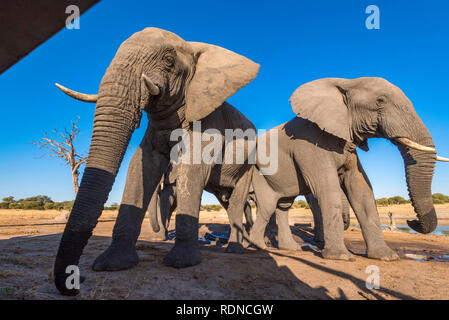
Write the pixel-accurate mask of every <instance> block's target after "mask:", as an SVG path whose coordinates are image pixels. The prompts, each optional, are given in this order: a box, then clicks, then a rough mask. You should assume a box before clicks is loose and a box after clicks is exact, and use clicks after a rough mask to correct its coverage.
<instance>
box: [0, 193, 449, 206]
mask: <svg viewBox="0 0 449 320" xmlns="http://www.w3.org/2000/svg"><path fill="white" fill-rule="evenodd" d="M3 200H4V199H3ZM432 200H433V203H435V204H443V203H449V196H446V195H444V194H442V193H434V194H433V195H432Z"/></svg>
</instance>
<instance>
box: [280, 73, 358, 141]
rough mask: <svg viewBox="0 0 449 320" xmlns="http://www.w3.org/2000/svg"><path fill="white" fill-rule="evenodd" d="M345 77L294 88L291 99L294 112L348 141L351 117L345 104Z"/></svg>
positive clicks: (327, 79) (321, 80)
mask: <svg viewBox="0 0 449 320" xmlns="http://www.w3.org/2000/svg"><path fill="white" fill-rule="evenodd" d="M343 80H345V79H333V78H326V79H319V80H315V81H312V82H308V83H306V84H304V85H302V86H300V87H299V88H298V89H296V90H295V92H294V93H293V95H292V96H291V98H290V100H289V101H290V103H291V105H292V109H293V112H295V113H296V115H297V116H298V117H301V118H303V119H307V120H309V121H311V122H313V123H315V124H316V125H318V127H319V128H320V129H322V130H324V131H326V132H328V133H330V134H332V135H334V136H337V137H339V138H341V139H344V140H346V141H349V142H351V141H352V134H351V116H350V113H349V110H348V107H347V106H346V91H345V89H344V87H343V86H341V83H340V82H341V81H343Z"/></svg>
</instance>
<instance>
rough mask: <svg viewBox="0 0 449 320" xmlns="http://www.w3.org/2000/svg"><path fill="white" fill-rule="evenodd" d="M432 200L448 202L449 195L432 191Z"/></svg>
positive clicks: (441, 202)
mask: <svg viewBox="0 0 449 320" xmlns="http://www.w3.org/2000/svg"><path fill="white" fill-rule="evenodd" d="M432 200H433V203H435V204H443V203H449V196H446V195H444V194H442V193H434V194H433V195H432Z"/></svg>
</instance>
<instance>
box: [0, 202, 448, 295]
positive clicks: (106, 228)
mask: <svg viewBox="0 0 449 320" xmlns="http://www.w3.org/2000/svg"><path fill="white" fill-rule="evenodd" d="M380 211H381V210H380ZM384 211H385V212H388V210H384ZM437 211H438V215H439V221H440V224H446V225H447V224H449V223H448V222H449V209H448V208H446V207H441V208H437ZM385 212H384V213H385ZM398 212H399V214H398V215H397V221H396V223H398V224H399V223H402V222H401V219H405V218H407V215H408V214H409V213H408V211H407V210H403V212H402V211H400V210H399V211H398ZM380 213H381V214H382V212H380ZM401 214H402V215H404V216H402V215H401ZM115 215H116V213H113V212H105V213H104V214H103V215H102V218H101V221H100V222H99V223H98V225H97V227H96V229H95V231H94V236H93V237H92V238H91V240H90V241H89V244H88V246H87V247H86V248H85V250H84V254H83V256H82V258H81V262H80V268H81V273H82V275H84V276H85V277H86V280H85V281H84V282H83V283H82V284H81V293H80V295H79V296H78V297H76V298H65V297H62V296H61V295H59V293H58V292H57V291H56V289H55V287H54V285H53V282H52V272H51V270H52V265H53V262H54V258H55V253H56V250H57V246H58V243H59V240H60V237H61V233H62V231H63V229H64V226H65V220H64V219H63V217H61V216H60V212H56V211H55V212H52V211H49V212H25V211H20V212H19V211H17V212H12V210H4V211H0V299H220V300H222V299H449V237H447V236H436V235H418V234H407V233H403V232H384V236H385V239H386V241H387V243H388V244H389V245H390V246H391V247H392V248H394V249H395V250H396V251H397V252H398V253H399V254H400V256H401V257H402V260H400V261H396V262H382V261H377V260H371V259H367V258H365V257H364V256H363V254H364V251H365V245H364V242H363V238H362V235H361V232H360V230H359V229H358V228H355V227H350V229H349V230H347V231H346V232H345V242H346V245H347V247H348V249H349V250H351V251H352V252H353V253H354V254H356V261H354V262H343V261H331V260H324V259H323V258H321V256H320V253H319V249H317V248H316V247H314V246H312V245H309V244H307V242H310V240H311V236H312V227H311V222H312V216H311V215H310V212H307V210H303V209H296V210H292V212H291V213H290V225H291V226H292V232H293V233H294V236H295V238H296V240H297V242H298V243H301V244H303V245H302V246H301V250H298V251H282V250H278V249H276V248H270V249H269V250H268V251H259V250H256V249H252V248H250V249H247V250H246V253H244V254H226V253H224V249H225V245H224V246H223V245H221V244H220V243H215V242H212V243H209V244H202V245H201V250H202V255H203V261H202V263H201V264H200V265H198V266H195V267H191V268H186V269H180V270H177V269H174V268H169V267H165V266H164V265H163V264H162V259H163V257H164V255H165V254H166V253H167V251H168V250H169V249H170V248H171V246H172V245H173V240H171V241H166V242H161V241H155V240H153V239H152V232H151V230H150V229H151V228H150V224H149V221H148V219H147V218H146V219H145V221H144V225H143V227H142V233H141V235H140V238H139V242H138V245H137V248H138V253H139V256H140V262H139V264H138V265H137V266H136V267H135V268H133V269H130V270H126V271H119V272H94V271H92V270H91V269H90V266H91V265H92V263H93V261H94V259H95V258H96V257H97V256H98V255H99V254H100V253H101V252H102V251H103V250H104V249H106V248H107V246H108V245H109V243H110V240H111V233H112V227H113V225H114V218H115ZM395 215H396V214H395ZM381 217H382V220H385V219H386V217H385V216H382V215H381ZM408 218H410V217H408ZM200 222H201V227H200V236H203V235H204V234H205V232H225V231H226V230H227V217H226V213H225V212H223V211H220V212H215V213H207V212H202V213H201V219H200ZM352 224H353V225H355V224H356V221H355V220H353V221H352ZM173 227H174V226H173V220H172V225H171V228H173ZM418 260H419V261H418ZM421 260H423V261H421ZM371 265H375V266H377V267H378V269H379V271H380V273H379V276H380V289H378V290H376V289H367V287H366V279H367V277H368V276H369V275H368V274H367V273H366V269H367V267H368V266H371Z"/></svg>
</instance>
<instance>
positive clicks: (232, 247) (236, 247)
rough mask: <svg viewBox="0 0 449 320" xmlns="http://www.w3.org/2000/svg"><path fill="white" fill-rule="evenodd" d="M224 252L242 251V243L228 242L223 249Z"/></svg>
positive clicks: (243, 250)
mask: <svg viewBox="0 0 449 320" xmlns="http://www.w3.org/2000/svg"><path fill="white" fill-rule="evenodd" d="M225 252H226V253H243V252H245V249H244V248H243V245H242V244H241V243H238V242H228V246H227V247H226V250H225Z"/></svg>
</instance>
